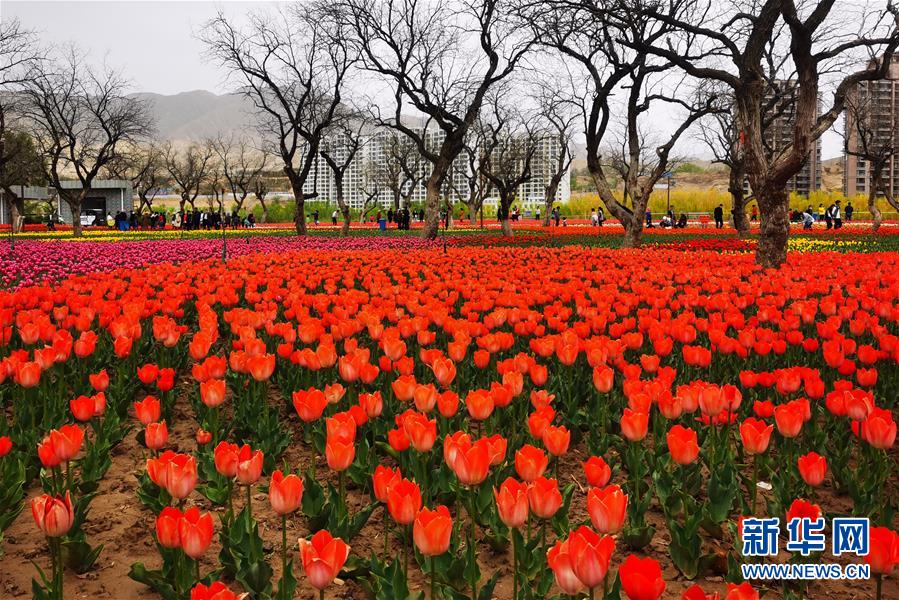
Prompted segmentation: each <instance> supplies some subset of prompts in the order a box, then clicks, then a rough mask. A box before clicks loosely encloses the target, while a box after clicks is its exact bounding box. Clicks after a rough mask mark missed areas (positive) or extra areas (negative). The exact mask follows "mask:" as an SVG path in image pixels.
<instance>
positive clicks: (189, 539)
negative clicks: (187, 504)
mask: <svg viewBox="0 0 899 600" xmlns="http://www.w3.org/2000/svg"><path fill="white" fill-rule="evenodd" d="M178 532H179V534H180V536H181V549H182V550H184V553H185V554H186V555H188V556H189V557H191V558H193V559H194V560H196V559H198V558H200V557H201V556H203V553H204V552H206V549H207V548H208V547H209V544H211V543H212V533H213V525H212V515H210V514H209V513H203V514H202V515H201V514H200V509H199V508H197V507H196V506H194V507H193V508H189V509H187V510H186V511H185V512H184V516H183V517H182V518H181V521H180V522H179V527H178Z"/></svg>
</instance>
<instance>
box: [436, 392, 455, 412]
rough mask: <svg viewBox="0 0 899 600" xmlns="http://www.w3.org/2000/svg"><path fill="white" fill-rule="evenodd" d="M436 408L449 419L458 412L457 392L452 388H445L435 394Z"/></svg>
mask: <svg viewBox="0 0 899 600" xmlns="http://www.w3.org/2000/svg"><path fill="white" fill-rule="evenodd" d="M437 410H438V412H440V415H441V416H443V417H445V418H447V419H449V418H452V417H454V416H456V413H457V412H459V394H457V393H456V392H454V391H452V390H446V391H445V392H443V393H441V394H440V395H439V396H437Z"/></svg>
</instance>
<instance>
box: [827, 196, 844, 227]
mask: <svg viewBox="0 0 899 600" xmlns="http://www.w3.org/2000/svg"><path fill="white" fill-rule="evenodd" d="M842 217H843V216H842V214H841V213H840V201H839V200H837V201H836V202H834V203H833V209H832V210H831V211H830V218H831V219H832V220H833V228H834V229H839V228H840V227H842V226H843V218H842Z"/></svg>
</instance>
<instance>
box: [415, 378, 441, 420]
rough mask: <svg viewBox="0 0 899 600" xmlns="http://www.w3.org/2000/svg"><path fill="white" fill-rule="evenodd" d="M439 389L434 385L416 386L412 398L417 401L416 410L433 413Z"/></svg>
mask: <svg viewBox="0 0 899 600" xmlns="http://www.w3.org/2000/svg"><path fill="white" fill-rule="evenodd" d="M437 396H438V394H437V388H435V387H434V386H433V384H430V383H429V384H427V385H421V384H419V385H416V386H415V391H414V392H413V393H412V398H413V399H414V400H415V408H417V409H418V410H420V411H421V412H423V413H426V412H431V410H433V409H434V405H435V404H437Z"/></svg>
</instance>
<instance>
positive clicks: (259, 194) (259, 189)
mask: <svg viewBox="0 0 899 600" xmlns="http://www.w3.org/2000/svg"><path fill="white" fill-rule="evenodd" d="M267 194H268V184H266V183H265V178H264V177H262V174H261V173H260V174H259V175H258V176H257V177H256V178H255V179H254V180H253V197H255V198H256V202H258V203H259V206H261V207H262V222H263V223H268V205H266V203H265V196H266V195H267Z"/></svg>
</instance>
